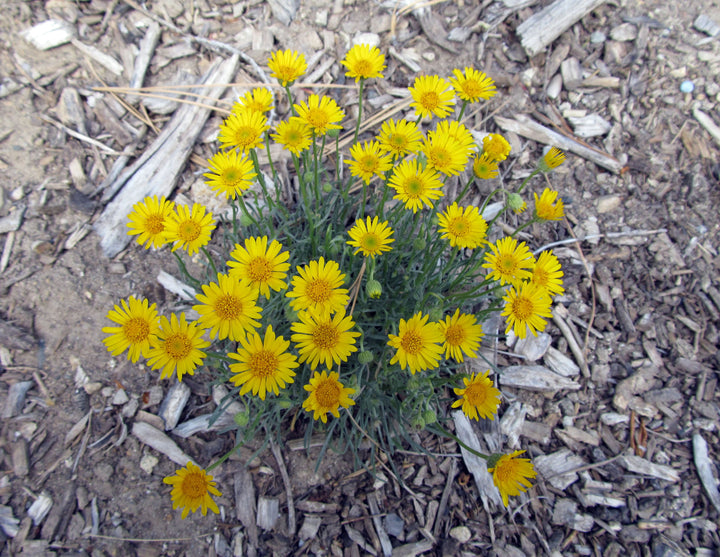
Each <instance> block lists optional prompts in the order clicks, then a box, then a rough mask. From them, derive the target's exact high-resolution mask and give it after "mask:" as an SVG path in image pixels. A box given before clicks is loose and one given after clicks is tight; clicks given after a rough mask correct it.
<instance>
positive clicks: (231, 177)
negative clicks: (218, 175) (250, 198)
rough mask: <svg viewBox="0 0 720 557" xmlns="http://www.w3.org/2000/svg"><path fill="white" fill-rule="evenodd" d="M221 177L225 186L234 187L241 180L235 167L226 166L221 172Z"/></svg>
mask: <svg viewBox="0 0 720 557" xmlns="http://www.w3.org/2000/svg"><path fill="white" fill-rule="evenodd" d="M222 179H223V181H224V182H225V184H226V186H228V187H230V188H235V187H237V185H238V184H239V183H240V181H241V180H242V176H241V174H240V172H239V171H238V169H237V168H228V169H226V170H225V172H223V175H222Z"/></svg>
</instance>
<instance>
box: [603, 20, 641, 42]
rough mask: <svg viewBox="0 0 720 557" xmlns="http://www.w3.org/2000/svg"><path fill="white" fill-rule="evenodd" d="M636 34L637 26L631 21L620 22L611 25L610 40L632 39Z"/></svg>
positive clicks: (625, 40) (623, 40) (624, 40)
mask: <svg viewBox="0 0 720 557" xmlns="http://www.w3.org/2000/svg"><path fill="white" fill-rule="evenodd" d="M637 35H638V30H637V27H636V26H635V25H633V24H632V23H621V24H620V25H618V26H617V27H613V28H612V30H611V31H610V37H611V38H612V40H614V41H619V42H627V41H634V40H635V39H636V38H637Z"/></svg>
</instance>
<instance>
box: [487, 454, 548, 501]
mask: <svg viewBox="0 0 720 557" xmlns="http://www.w3.org/2000/svg"><path fill="white" fill-rule="evenodd" d="M524 452H525V451H514V452H512V453H510V454H504V455H492V456H491V457H490V459H489V460H488V472H490V473H492V475H493V483H494V484H495V487H497V488H498V491H499V492H500V496H501V497H502V500H503V504H504V505H505V506H506V507H507V504H508V495H513V496H516V495H520V493H524V492H526V491H527V490H528V488H529V487H532V484H531V483H530V481H529V478H534V477H535V476H536V475H537V473H536V472H535V468H534V467H533V465H532V462H530V459H529V458H517V457H518V456H520V455H521V454H523V453H524Z"/></svg>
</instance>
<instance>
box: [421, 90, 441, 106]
mask: <svg viewBox="0 0 720 557" xmlns="http://www.w3.org/2000/svg"><path fill="white" fill-rule="evenodd" d="M420 104H421V105H422V106H423V107H425V108H426V109H428V110H435V109H436V108H437V107H438V105H439V104H440V96H439V95H438V94H437V93H436V92H435V91H428V92H427V93H423V94H422V95H421V97H420Z"/></svg>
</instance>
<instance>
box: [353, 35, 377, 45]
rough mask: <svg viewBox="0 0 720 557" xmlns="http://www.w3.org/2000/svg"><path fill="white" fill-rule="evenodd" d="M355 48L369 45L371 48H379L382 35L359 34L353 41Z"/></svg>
mask: <svg viewBox="0 0 720 557" xmlns="http://www.w3.org/2000/svg"><path fill="white" fill-rule="evenodd" d="M352 44H353V46H355V45H358V44H367V45H370V46H379V45H380V35H378V34H377V33H358V34H357V35H355V36H354V37H353V40H352Z"/></svg>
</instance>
